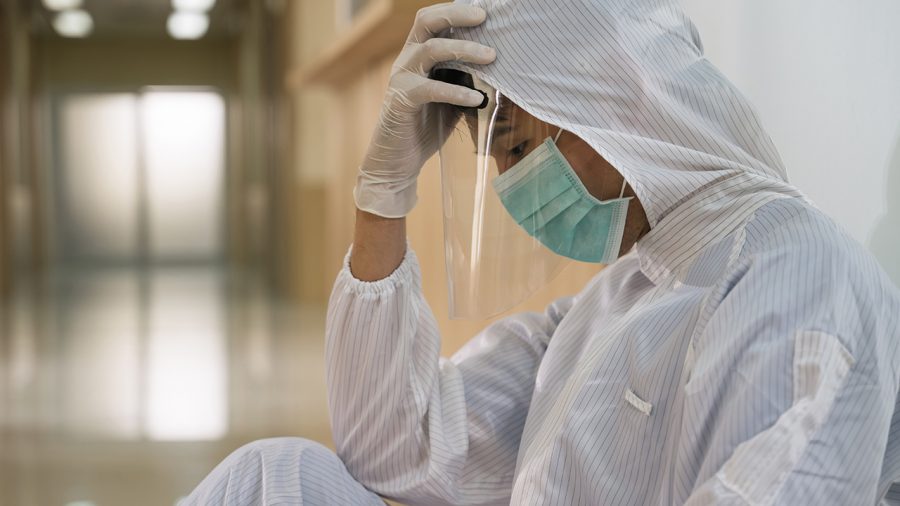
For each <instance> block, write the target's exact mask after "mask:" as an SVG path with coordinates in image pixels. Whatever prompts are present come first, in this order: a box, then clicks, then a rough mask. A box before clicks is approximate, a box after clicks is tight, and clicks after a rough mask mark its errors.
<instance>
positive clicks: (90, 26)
mask: <svg viewBox="0 0 900 506" xmlns="http://www.w3.org/2000/svg"><path fill="white" fill-rule="evenodd" d="M53 28H54V29H55V30H56V33H58V34H60V35H62V36H63V37H72V38H81V37H87V36H88V35H90V34H91V32H92V31H94V19H93V18H92V17H91V15H90V14H88V13H87V12H85V11H83V10H77V9H76V10H69V11H63V12H60V13H59V14H57V15H56V17H55V18H53Z"/></svg>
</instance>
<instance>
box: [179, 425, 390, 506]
mask: <svg viewBox="0 0 900 506" xmlns="http://www.w3.org/2000/svg"><path fill="white" fill-rule="evenodd" d="M178 504H179V506H201V505H202V506H206V505H217V506H243V505H251V504H252V505H267V506H268V505H282V504H283V505H297V504H308V505H322V506H347V505H351V504H352V505H360V506H364V505H369V506H371V505H381V506H384V501H382V500H381V499H380V498H379V497H378V496H377V495H375V494H373V493H372V492H370V491H368V490H366V489H365V488H364V487H363V486H362V485H360V484H359V483H357V482H356V481H354V480H353V478H352V477H351V476H350V475H349V474H348V473H347V469H346V468H345V467H344V464H343V463H342V462H341V461H340V460H339V459H338V458H337V457H336V456H335V455H334V454H333V453H331V451H330V450H328V448H325V447H324V446H322V445H320V444H319V443H315V442H313V441H308V440H305V439H300V438H273V439H263V440H259V441H254V442H252V443H249V444H247V445H244V446H243V447H241V448H239V449H237V450H235V451H234V453H232V454H231V455H229V456H228V457H227V458H226V459H225V460H224V461H222V463H221V464H219V465H218V466H216V468H215V469H214V470H213V471H212V472H211V473H210V474H209V476H207V477H206V478H205V479H204V480H203V482H201V483H200V485H198V486H197V488H196V489H195V490H194V491H193V492H192V493H191V495H190V496H188V497H186V498H184V499H183V500H181V501H179V503H178Z"/></svg>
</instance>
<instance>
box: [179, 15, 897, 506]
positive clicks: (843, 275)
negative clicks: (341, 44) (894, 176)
mask: <svg viewBox="0 0 900 506" xmlns="http://www.w3.org/2000/svg"><path fill="white" fill-rule="evenodd" d="M475 3H477V4H478V5H480V6H482V7H484V8H485V9H486V10H487V12H488V19H487V21H486V23H485V24H484V25H482V26H480V27H477V28H473V29H456V30H454V32H453V34H452V36H453V37H457V38H463V39H468V40H474V41H477V42H480V43H482V44H486V45H488V46H491V47H494V48H496V49H497V55H498V56H497V60H496V61H495V62H494V63H492V64H490V65H487V66H483V67H478V66H470V65H460V64H454V65H450V66H452V67H454V68H458V69H461V70H465V71H467V72H472V73H474V74H476V75H477V76H478V77H480V78H481V79H483V80H484V81H486V82H488V83H489V84H491V85H492V86H494V87H496V88H497V89H499V90H500V91H502V92H503V93H504V94H505V95H506V96H507V97H508V98H509V99H510V100H512V101H513V102H515V103H516V104H518V105H519V106H521V107H522V108H523V109H525V110H526V111H528V112H529V113H531V114H532V115H534V116H536V117H538V118H539V119H542V120H544V121H546V122H549V123H552V124H554V125H557V126H559V127H561V128H563V129H565V130H567V131H570V132H572V133H574V134H576V135H578V136H580V137H581V138H582V139H584V140H585V141H586V142H588V143H589V144H590V145H591V146H592V147H593V148H594V149H595V150H597V151H598V152H599V153H600V154H602V155H603V156H604V157H605V158H606V159H607V160H608V161H609V162H610V163H612V165H613V166H615V167H616V168H618V169H619V171H620V172H621V173H622V174H623V175H624V176H625V178H626V180H627V181H628V183H630V185H631V186H632V187H633V188H634V191H635V193H636V194H637V196H638V198H639V199H640V201H641V203H642V204H643V206H644V208H645V210H646V213H647V217H648V219H649V221H650V224H651V226H652V231H651V232H650V233H649V234H648V235H647V236H645V237H644V238H642V239H641V240H640V241H639V242H638V244H637V246H636V248H635V250H633V251H632V252H631V253H630V254H628V255H626V256H625V257H622V258H620V259H619V260H618V261H617V262H615V263H614V264H612V265H611V266H610V267H609V268H607V269H605V270H604V271H603V272H601V273H600V274H599V275H598V276H597V277H596V278H595V279H594V280H593V281H592V282H591V283H590V284H588V286H586V287H585V288H584V289H583V290H582V291H581V292H580V293H578V294H577V295H574V296H572V297H567V298H564V299H561V300H558V301H556V302H555V303H553V304H551V305H550V306H549V307H548V308H547V310H546V311H545V312H544V313H542V314H537V313H530V314H520V315H516V316H512V317H509V318H506V319H504V320H502V321H500V322H498V323H496V324H494V325H491V326H490V327H488V328H486V329H485V330H484V331H483V332H481V333H480V334H479V335H477V336H475V337H474V338H473V339H472V340H471V342H470V343H469V344H468V345H466V346H465V347H464V348H463V349H462V350H460V351H459V352H458V353H457V354H456V355H454V356H453V357H452V358H451V359H442V358H440V357H439V351H440V336H439V335H438V332H437V325H436V322H435V319H434V317H433V315H432V313H431V311H430V309H429V307H428V304H427V303H426V301H425V299H424V298H423V296H422V291H421V282H420V276H419V267H418V264H417V262H416V257H415V254H414V253H413V252H412V251H408V252H407V254H406V257H405V259H404V260H403V263H402V264H401V265H400V267H399V268H398V269H397V270H396V271H395V272H394V273H393V274H392V275H391V276H389V277H388V278H386V279H384V280H381V281H377V282H372V283H367V282H362V281H359V280H357V279H354V277H353V276H352V274H351V272H350V270H349V266H348V265H347V262H346V261H345V265H344V268H343V270H342V272H341V273H340V275H339V276H338V279H337V282H336V284H335V287H334V291H333V294H332V297H331V301H330V306H329V311H328V328H327V371H328V388H329V404H330V409H331V417H332V426H333V432H334V438H335V443H336V446H337V453H338V455H339V457H340V458H341V460H342V461H343V464H344V465H345V466H346V470H347V471H349V475H347V474H346V473H344V471H343V470H341V471H340V472H337V473H336V474H335V478H332V479H331V482H330V483H329V484H328V485H327V486H323V485H322V484H321V482H320V481H315V480H313V481H315V482H316V483H317V485H316V486H315V487H313V486H312V485H307V484H305V485H303V486H300V485H298V484H297V483H299V481H303V480H301V478H303V479H304V480H305V482H309V481H311V478H310V476H316V477H317V478H316V480H320V479H322V480H324V479H327V478H324V477H322V475H323V474H327V473H321V472H319V473H316V472H315V471H316V469H332V468H334V467H335V466H337V467H340V465H339V464H337V463H336V462H337V460H336V459H334V458H331V460H329V457H328V454H327V452H325V453H323V452H322V450H321V449H319V450H316V452H313V453H311V452H310V451H309V450H308V448H309V445H308V444H306V443H297V444H296V445H294V447H296V448H297V450H296V451H293V450H290V447H291V445H290V444H288V443H285V442H278V443H277V444H276V443H272V442H270V443H263V444H262V445H257V446H255V447H253V448H251V449H250V450H244V451H242V452H241V453H240V454H239V455H237V456H235V457H232V458H230V460H229V461H226V463H223V465H222V466H221V468H220V469H217V471H216V472H215V473H214V474H213V475H211V476H210V478H208V482H206V483H205V484H204V485H202V486H201V490H200V491H198V492H197V493H196V495H195V496H192V499H191V500H192V501H195V502H189V503H190V504H201V503H204V501H205V500H207V499H208V500H209V501H214V502H216V503H220V502H225V503H229V504H230V503H231V502H229V500H228V498H229V497H230V498H231V499H232V500H233V502H234V503H235V504H240V503H241V502H240V500H239V499H240V498H250V497H259V494H262V496H263V497H270V498H272V497H275V498H279V499H281V500H285V499H284V498H285V497H290V498H294V499H296V500H295V501H291V500H285V502H297V503H299V502H302V500H303V499H297V498H299V497H300V492H297V490H300V489H303V488H304V487H305V488H306V489H307V490H312V492H308V494H312V495H307V496H306V497H307V498H310V497H311V498H313V499H306V501H307V504H318V503H319V502H323V503H328V502H329V501H331V503H334V504H341V503H347V501H349V502H350V503H353V504H357V503H358V504H364V503H368V502H372V503H376V502H377V498H376V497H375V496H374V495H373V494H371V493H370V492H367V491H365V490H363V489H361V488H360V487H359V486H358V484H357V483H354V480H355V481H356V482H358V483H359V484H362V485H364V486H365V487H366V488H367V489H369V490H371V491H374V492H377V493H378V494H381V495H384V496H388V497H392V498H396V499H399V500H400V501H403V502H407V503H410V504H425V505H438V504H510V503H512V504H516V505H536V504H547V505H549V504H558V505H616V506H619V505H640V506H644V505H669V504H685V503H687V504H691V505H697V504H713V503H714V504H753V505H756V504H786V505H797V504H817V505H819V504H839V505H851V504H853V505H855V504H863V505H872V504H877V503H878V502H879V501H882V500H884V501H885V502H889V501H890V500H891V498H892V497H893V496H894V495H895V494H894V492H892V491H891V490H890V488H891V485H892V484H893V482H894V481H898V480H900V415H897V414H896V413H897V411H896V406H897V394H898V365H900V356H898V353H900V349H898V345H900V329H898V328H900V296H898V292H897V290H896V288H894V287H893V286H892V285H891V284H890V282H889V281H888V279H887V277H886V276H885V275H884V274H883V273H882V271H881V269H880V268H879V267H878V266H877V264H876V263H875V262H874V260H873V259H872V257H871V256H870V255H869V254H868V253H866V252H865V251H864V250H863V249H862V248H861V247H860V246H859V245H858V244H856V243H855V242H854V241H853V240H852V239H850V238H849V237H848V236H847V235H846V234H845V233H844V232H843V231H841V230H840V229H839V228H838V227H837V226H835V224H834V223H833V222H832V221H831V220H830V219H828V218H827V217H826V216H824V215H823V214H822V213H821V212H820V211H818V210H817V209H816V208H815V207H814V206H813V205H812V204H811V203H809V202H808V201H807V200H806V199H804V198H803V197H802V195H800V194H799V192H798V191H797V190H796V189H794V188H793V187H791V186H790V185H789V184H788V183H787V181H786V175H785V170H784V168H783V167H782V163H781V160H780V158H779V155H778V153H777V151H776V149H775V147H774V145H773V143H772V142H771V140H770V139H769V137H768V136H767V134H766V133H765V131H764V130H763V128H762V126H761V125H760V121H759V120H758V118H757V115H756V114H755V112H754V110H753V109H752V107H751V106H750V105H749V104H748V103H747V101H746V100H745V99H744V98H743V97H742V96H741V94H740V93H739V92H738V91H737V90H735V88H734V87H733V86H732V85H731V84H730V83H729V82H728V81H727V80H726V79H725V78H724V77H723V76H722V75H721V74H720V73H719V72H718V71H717V70H716V69H715V67H713V66H712V65H711V64H710V63H709V62H708V61H707V60H706V59H705V58H704V57H703V53H702V47H701V44H700V41H699V37H698V35H697V32H696V30H695V29H694V26H693V25H692V24H691V22H690V21H689V20H688V19H687V18H686V17H685V16H684V15H683V14H682V12H681V10H680V9H679V7H678V6H677V4H676V3H675V2H673V1H668V0H624V1H613V0H553V1H550V0H543V1H541V0H485V1H478V2H475ZM810 127H814V125H810ZM832 148H833V149H840V146H832ZM846 170H852V167H847V168H846ZM228 462H231V463H228ZM279 462H280V463H281V465H280V466H279V465H276V464H273V463H279ZM317 462H323V463H324V464H317ZM285 463H287V464H285ZM298 463H299V464H298ZM349 476H352V479H351V478H349ZM305 482H304V483H305ZM241 484H249V485H246V486H244V485H241ZM253 487H256V488H253ZM267 487H268V490H269V492H268V494H269V495H266V490H267ZM898 488H900V487H898ZM203 489H205V490H206V492H204V491H203ZM248 490H249V491H248ZM275 490H277V493H276V492H275ZM254 491H255V492H254ZM260 491H262V492H260ZM204 494H206V495H204ZM254 494H257V495H254ZM897 495H898V496H900V494H897ZM223 497H224V498H225V500H223V499H222V498H223ZM348 497H353V499H348ZM204 498H206V499H204ZM342 501H343V502H342Z"/></svg>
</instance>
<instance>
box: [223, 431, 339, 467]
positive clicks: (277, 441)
mask: <svg viewBox="0 0 900 506" xmlns="http://www.w3.org/2000/svg"><path fill="white" fill-rule="evenodd" d="M226 460H227V461H234V460H238V461H248V460H249V461H253V462H290V461H293V462H302V461H314V462H319V463H322V464H324V463H329V464H340V465H341V466H343V463H342V462H341V460H340V459H339V458H338V456H337V455H335V454H334V452H332V451H331V450H329V449H328V448H327V447H326V446H324V445H322V444H321V443H318V442H316V441H313V440H311V439H304V438H299V437H273V438H266V439H257V440H256V441H251V442H249V443H247V444H245V445H244V446H241V447H240V448H238V449H237V450H235V451H234V452H232V454H231V455H229V456H228V458H227V459H226Z"/></svg>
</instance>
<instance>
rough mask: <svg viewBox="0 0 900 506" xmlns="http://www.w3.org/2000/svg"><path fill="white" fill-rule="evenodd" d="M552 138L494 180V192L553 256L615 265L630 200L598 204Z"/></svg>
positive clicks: (618, 199) (600, 202) (622, 193)
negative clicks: (553, 253) (554, 254)
mask: <svg viewBox="0 0 900 506" xmlns="http://www.w3.org/2000/svg"><path fill="white" fill-rule="evenodd" d="M561 133H562V130H560V131H559V133H557V134H556V138H555V139H551V138H550V137H548V138H547V139H546V140H545V141H544V142H543V143H542V144H541V145H540V146H538V147H537V148H535V149H534V150H533V151H532V152H531V153H529V154H528V155H527V156H525V158H523V159H522V160H520V161H519V162H518V163H516V164H515V165H513V166H512V167H510V168H509V170H507V171H506V172H504V173H503V174H501V175H499V176H498V177H497V178H495V179H494V182H493V186H494V191H496V192H497V195H498V196H499V197H500V201H501V202H503V205H504V207H506V210H507V211H508V212H509V214H510V215H512V217H513V219H514V220H516V222H517V223H518V224H519V225H521V226H522V228H524V229H525V231H527V232H528V233H529V234H530V235H531V236H532V237H534V238H536V239H538V240H539V241H540V242H541V243H542V244H543V245H544V246H546V247H547V248H549V249H550V250H552V251H553V252H555V253H557V254H559V255H562V256H565V257H568V258H571V259H574V260H579V261H582V262H592V263H602V264H610V263H612V262H614V261H615V260H616V259H617V258H618V257H619V248H620V246H621V244H622V235H623V233H624V231H625V217H626V214H627V212H628V201H629V200H631V197H628V198H623V197H622V195H624V192H625V183H624V182H623V184H622V191H621V192H620V194H619V198H617V199H612V200H604V201H601V200H598V199H597V198H596V197H594V196H593V195H591V194H590V193H589V192H588V191H587V188H585V187H584V184H583V183H582V182H581V180H580V179H579V178H578V175H577V174H575V171H574V170H573V169H572V166H571V165H569V162H568V161H567V160H566V158H565V156H563V154H562V153H561V152H560V151H559V148H558V147H557V146H556V139H558V138H559V135H560V134H561Z"/></svg>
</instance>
